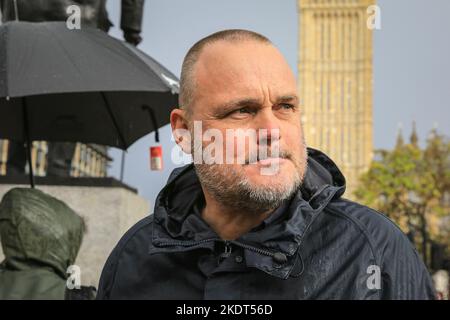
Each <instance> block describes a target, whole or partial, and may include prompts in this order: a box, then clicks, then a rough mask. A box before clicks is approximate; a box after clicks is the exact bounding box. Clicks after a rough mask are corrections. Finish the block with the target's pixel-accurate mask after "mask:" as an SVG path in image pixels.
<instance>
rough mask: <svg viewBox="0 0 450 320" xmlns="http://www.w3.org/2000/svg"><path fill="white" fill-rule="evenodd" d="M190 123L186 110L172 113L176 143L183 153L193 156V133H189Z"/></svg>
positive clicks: (175, 110)
mask: <svg viewBox="0 0 450 320" xmlns="http://www.w3.org/2000/svg"><path fill="white" fill-rule="evenodd" d="M188 121H189V120H188V119H187V117H186V110H183V109H181V108H176V109H173V110H172V112H171V113H170V126H171V127H172V135H173V137H174V139H175V142H176V143H177V144H178V145H179V146H180V148H181V149H182V150H183V152H185V153H187V154H191V152H192V151H191V133H190V131H189V126H188V123H189V122H188Z"/></svg>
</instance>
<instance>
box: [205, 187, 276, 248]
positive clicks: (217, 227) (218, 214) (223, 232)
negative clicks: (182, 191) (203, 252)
mask: <svg viewBox="0 0 450 320" xmlns="http://www.w3.org/2000/svg"><path fill="white" fill-rule="evenodd" d="M204 196H205V203H206V205H205V207H204V208H203V210H202V213H201V215H202V218H203V220H205V221H206V223H208V225H209V226H210V227H211V228H212V229H213V230H214V231H215V232H216V233H217V234H218V235H219V236H220V238H222V239H223V240H235V239H237V238H239V237H240V236H242V235H244V234H246V233H247V232H249V231H250V230H252V229H253V228H255V227H257V226H258V225H260V224H261V222H263V221H264V220H265V219H266V218H267V217H268V216H269V215H270V214H271V213H272V212H273V211H274V210H269V211H266V212H263V213H259V214H258V213H252V212H243V211H241V210H239V209H235V208H229V207H226V206H223V205H222V204H221V203H219V202H217V201H216V200H215V199H214V198H212V197H211V196H210V195H209V194H208V193H207V192H204Z"/></svg>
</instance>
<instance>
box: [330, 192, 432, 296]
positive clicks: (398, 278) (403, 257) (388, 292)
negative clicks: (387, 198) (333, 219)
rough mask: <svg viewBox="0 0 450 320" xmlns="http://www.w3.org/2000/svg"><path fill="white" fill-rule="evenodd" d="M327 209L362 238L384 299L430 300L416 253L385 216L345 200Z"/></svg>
mask: <svg viewBox="0 0 450 320" xmlns="http://www.w3.org/2000/svg"><path fill="white" fill-rule="evenodd" d="M327 209H328V210H327V212H328V213H330V214H334V215H336V216H339V217H340V218H341V219H342V220H344V221H347V222H348V223H352V224H353V225H354V226H355V227H356V228H357V229H358V230H360V232H361V233H363V234H364V236H365V239H366V240H367V242H368V244H369V246H370V247H371V250H372V251H373V254H374V256H375V261H376V263H377V265H378V266H379V267H380V270H381V274H382V278H383V284H382V286H383V290H382V291H383V294H382V296H383V297H384V298H386V299H433V298H434V289H433V286H432V282H431V278H430V275H429V272H428V270H427V268H426V266H425V264H424V263H423V261H422V259H421V257H420V256H419V254H418V252H417V250H416V249H415V247H414V245H413V244H412V242H411V241H410V240H409V239H408V237H407V236H406V235H405V234H404V233H403V231H401V230H400V228H399V227H398V226H397V225H396V224H395V223H394V222H393V221H391V220H390V219H389V218H388V217H387V216H386V215H384V214H382V213H380V212H378V211H376V210H374V209H372V208H369V207H367V206H364V205H362V204H359V203H356V202H353V201H350V200H347V199H338V200H336V201H333V202H331V203H330V204H329V206H328V207H327Z"/></svg>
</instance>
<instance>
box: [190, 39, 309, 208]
mask: <svg viewBox="0 0 450 320" xmlns="http://www.w3.org/2000/svg"><path fill="white" fill-rule="evenodd" d="M194 79H195V80H194V81H195V86H196V87H195V93H194V97H193V102H192V104H191V110H192V115H191V119H190V121H191V124H192V123H193V121H201V123H202V130H203V132H205V131H207V130H208V129H217V130H219V131H220V132H221V133H222V137H223V141H222V144H221V145H222V154H223V160H224V161H223V162H222V163H214V164H196V165H195V167H196V171H197V174H198V176H199V179H200V182H201V183H202V186H203V188H204V189H205V188H206V191H208V192H210V193H211V194H212V196H214V198H215V199H216V200H219V201H220V202H222V203H223V204H225V205H231V206H235V207H237V208H248V209H249V210H253V211H262V210H268V209H272V208H275V207H277V206H278V205H279V204H280V202H281V201H282V200H284V199H286V198H288V197H289V196H290V195H292V193H293V192H294V191H295V190H296V189H297V187H298V186H299V185H300V183H301V181H302V179H303V176H304V173H305V170H306V157H307V155H306V147H305V143H304V138H303V132H302V127H301V121H300V108H299V99H298V97H297V85H296V80H295V76H294V74H293V73H292V71H291V70H290V68H289V66H288V64H287V63H286V61H285V59H284V58H283V56H282V55H281V53H280V52H279V51H278V50H277V49H276V48H275V47H274V46H272V45H269V44H265V43H261V42H256V41H241V42H238V43H229V42H226V41H219V42H216V43H214V44H212V45H208V46H206V47H205V48H204V49H203V51H202V53H201V54H200V57H199V59H198V61H197V63H196V65H195V68H194ZM230 129H231V130H237V129H241V130H242V131H244V132H252V131H254V132H255V133H256V135H255V136H253V137H256V139H254V138H253V139H251V138H249V137H250V136H251V135H249V136H247V137H245V136H244V137H239V136H234V137H230V136H228V138H227V130H228V132H230ZM247 130H252V131H247ZM231 132H233V131H231ZM191 133H192V136H193V137H194V139H198V138H199V137H195V136H194V133H193V132H191ZM230 139H232V140H233V141H229V140H230ZM239 141H240V142H241V143H242V142H244V145H245V149H244V150H238V144H239ZM211 143H212V142H211V141H203V142H202V146H203V149H205V148H206V147H207V146H208V145H209V144H211ZM216 145H217V141H216ZM252 148H253V149H252ZM264 148H265V149H266V152H267V156H268V157H271V156H272V157H274V158H272V159H269V160H261V161H256V162H255V160H258V159H261V158H258V159H254V158H253V159H254V160H253V162H251V160H252V159H251V157H250V154H251V153H250V150H256V152H258V151H260V152H261V151H262V149H264ZM196 149H198V148H195V146H194V145H193V150H194V153H195V152H201V151H199V150H196ZM277 151H278V154H276V152H277ZM229 154H231V155H232V156H231V159H233V161H231V163H230V161H229V158H228V161H227V158H226V155H229ZM261 154H263V153H260V155H261ZM238 157H243V158H244V159H245V163H242V161H241V162H239V160H238ZM264 158H265V157H264V156H263V157H262V159H264ZM241 159H242V158H241ZM216 160H217V159H216ZM269 169H273V170H269ZM268 172H269V173H268Z"/></svg>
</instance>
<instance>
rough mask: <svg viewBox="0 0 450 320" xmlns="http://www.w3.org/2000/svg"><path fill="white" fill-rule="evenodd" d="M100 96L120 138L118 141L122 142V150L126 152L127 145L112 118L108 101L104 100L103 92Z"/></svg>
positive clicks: (113, 117)
mask: <svg viewBox="0 0 450 320" xmlns="http://www.w3.org/2000/svg"><path fill="white" fill-rule="evenodd" d="M100 94H101V96H102V99H103V102H104V103H105V106H106V110H107V111H108V114H109V116H110V117H111V120H112V122H113V124H114V127H115V128H116V131H117V133H118V134H119V138H120V140H121V142H122V147H123V150H126V149H127V144H126V143H125V138H124V136H123V134H122V131H120V128H119V125H118V123H117V119H116V117H115V116H114V113H113V111H112V110H111V106H110V105H109V102H108V99H107V98H106V94H105V93H104V92H100Z"/></svg>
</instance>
